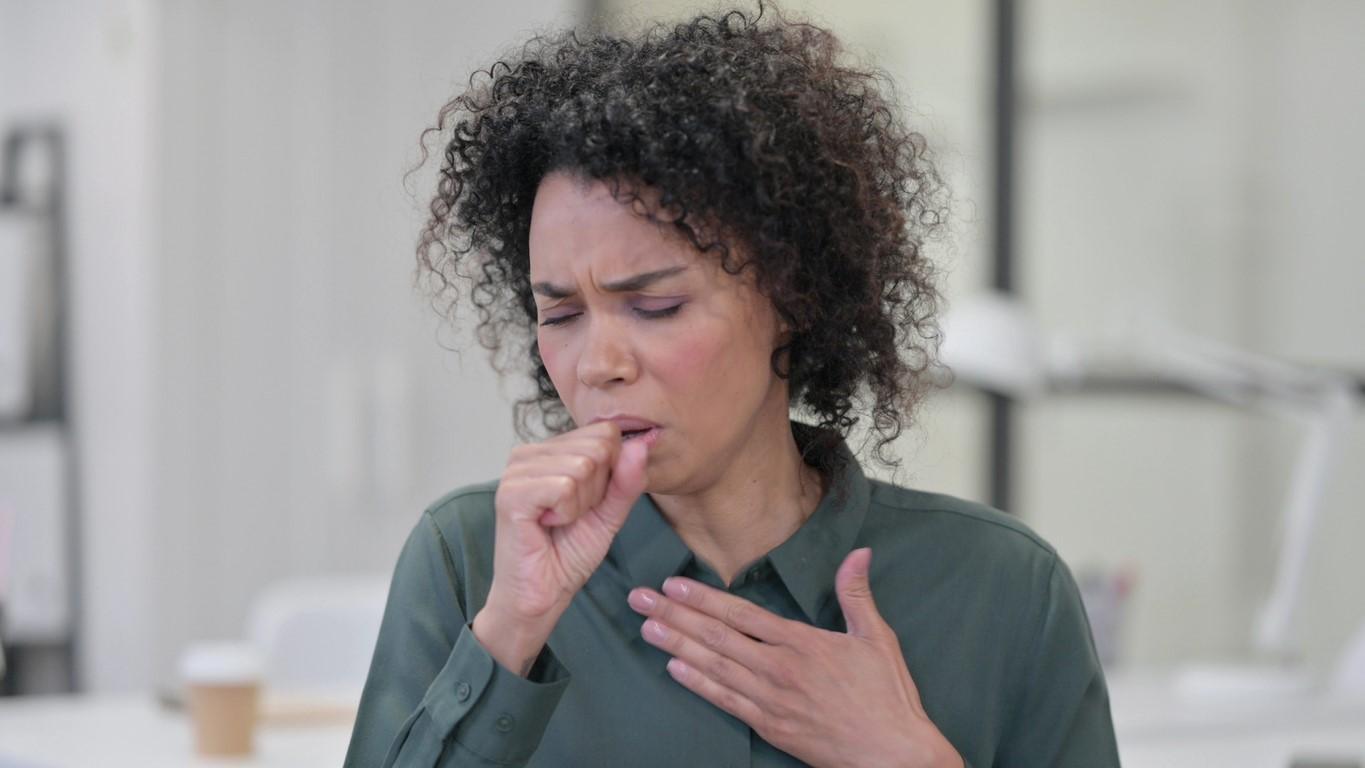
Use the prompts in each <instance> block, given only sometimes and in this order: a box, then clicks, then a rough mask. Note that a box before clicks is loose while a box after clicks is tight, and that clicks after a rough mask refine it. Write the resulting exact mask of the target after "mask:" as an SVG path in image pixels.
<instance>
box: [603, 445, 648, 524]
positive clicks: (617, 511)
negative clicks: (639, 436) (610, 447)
mask: <svg viewBox="0 0 1365 768" xmlns="http://www.w3.org/2000/svg"><path fill="white" fill-rule="evenodd" d="M648 463H649V447H648V446H647V445H645V444H644V443H643V442H641V441H639V440H627V441H626V443H625V444H624V445H622V446H621V450H620V452H619V453H618V454H617V456H616V464H614V465H613V466H612V468H611V480H610V481H609V482H608V483H607V492H606V494H605V495H604V496H603V497H602V503H601V504H599V505H598V506H597V512H598V514H600V515H601V516H602V519H603V521H604V522H606V524H607V525H608V526H609V527H610V528H611V530H612V531H618V530H620V529H621V526H622V525H624V524H625V522H626V515H628V514H630V508H631V507H632V506H634V505H635V500H636V499H638V498H640V494H642V493H644V492H645V467H646V465H647V464H648Z"/></svg>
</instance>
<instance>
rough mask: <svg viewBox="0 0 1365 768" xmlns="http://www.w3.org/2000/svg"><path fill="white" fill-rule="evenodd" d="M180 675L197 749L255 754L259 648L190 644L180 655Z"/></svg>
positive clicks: (259, 674)
mask: <svg viewBox="0 0 1365 768" xmlns="http://www.w3.org/2000/svg"><path fill="white" fill-rule="evenodd" d="M180 675H181V679H182V680H183V681H184V683H185V690H186V692H187V694H188V698H189V709H190V717H191V719H192V720H193V721H194V744H195V750H196V751H197V752H198V753H199V754H201V755H221V756H241V755H249V754H251V752H252V749H253V735H254V732H255V729H256V716H257V712H258V710H259V709H260V697H261V659H260V655H259V654H258V653H257V652H256V651H255V649H253V648H252V647H251V646H248V645H243V644H240V643H204V644H200V645H194V646H191V647H190V648H189V649H188V650H187V651H185V655H184V656H183V657H182V658H181V662H180Z"/></svg>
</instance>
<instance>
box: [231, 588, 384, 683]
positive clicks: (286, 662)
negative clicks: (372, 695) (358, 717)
mask: <svg viewBox="0 0 1365 768" xmlns="http://www.w3.org/2000/svg"><path fill="white" fill-rule="evenodd" d="M387 594H388V577H387V576H383V575H376V576H372V577H363V576H362V577H356V576H345V577H326V578H313V579H301V580H292V581H285V582H279V583H277V584H273V585H271V586H269V587H267V588H266V589H265V590H264V591H263V592H262V593H261V594H260V595H259V596H258V597H257V598H256V600H255V601H254V602H253V603H252V605H251V608H250V609H249V612H248V615H247V639H248V640H250V641H251V643H252V644H253V645H255V646H256V647H257V648H258V649H259V650H260V652H261V654H262V656H263V657H264V662H265V669H264V672H265V684H266V686H267V688H269V689H270V690H273V691H280V692H347V691H355V692H359V690H360V689H361V688H362V687H363V686H364V684H365V676H366V674H367V673H368V672H369V666H370V657H371V656H372V655H373V654H374V646H375V640H376V639H377V638H378V636H379V624H380V621H381V620H382V619H383V616H384V602H385V598H386V596H387Z"/></svg>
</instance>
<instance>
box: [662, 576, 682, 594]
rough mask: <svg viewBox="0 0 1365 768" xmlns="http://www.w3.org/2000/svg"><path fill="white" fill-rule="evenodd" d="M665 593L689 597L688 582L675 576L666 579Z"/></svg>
mask: <svg viewBox="0 0 1365 768" xmlns="http://www.w3.org/2000/svg"><path fill="white" fill-rule="evenodd" d="M664 594H668V595H673V596H674V597H687V582H685V581H683V580H681V579H674V578H668V579H664Z"/></svg>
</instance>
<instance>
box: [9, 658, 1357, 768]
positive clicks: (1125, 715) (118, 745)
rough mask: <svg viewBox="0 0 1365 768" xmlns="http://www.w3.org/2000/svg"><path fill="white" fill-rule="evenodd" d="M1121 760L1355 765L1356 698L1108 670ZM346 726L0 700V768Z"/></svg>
mask: <svg viewBox="0 0 1365 768" xmlns="http://www.w3.org/2000/svg"><path fill="white" fill-rule="evenodd" d="M1109 688H1110V697H1111V700H1112V702H1113V708H1114V726H1115V728H1116V729H1117V731H1118V735H1119V749H1120V752H1121V757H1122V759H1123V765H1124V768H1186V767H1188V768H1196V767H1197V768H1222V766H1235V767H1236V768H1288V767H1289V766H1290V765H1291V764H1292V761H1293V759H1294V758H1296V757H1298V758H1302V757H1332V756H1335V757H1337V758H1350V759H1354V760H1358V761H1361V762H1362V764H1365V701H1357V702H1341V701H1330V700H1324V699H1310V700H1305V701H1297V702H1283V701H1234V702H1226V701H1225V702H1223V703H1221V704H1218V705H1213V704H1211V703H1209V702H1207V701H1205V702H1192V701H1189V700H1186V699H1181V698H1180V697H1177V696H1174V695H1173V694H1172V692H1171V691H1172V688H1171V686H1170V679H1169V676H1166V675H1163V674H1161V673H1159V672H1142V673H1136V672H1135V673H1124V674H1117V675H1110V676H1109ZM350 731H351V728H350V725H349V724H343V723H333V724H327V725H284V724H275V723H273V722H267V723H265V724H263V725H262V726H261V727H260V728H259V729H258V730H257V732H256V754H255V756H254V757H252V758H251V759H248V760H208V759H203V758H196V757H195V756H194V753H193V748H192V742H191V734H190V726H189V720H188V718H187V717H186V716H185V715H184V714H183V713H180V712H170V711H166V710H164V709H162V708H161V707H160V706H159V705H158V704H157V703H156V702H155V701H154V700H153V698H152V696H151V695H150V694H148V695H145V696H119V697H98V696H96V697H83V696H82V697H50V698H38V699H27V700H23V699H21V700H13V699H11V700H0V768H85V767H86V766H92V767H98V768H123V766H130V767H131V766H137V768H163V767H165V768H169V767H171V766H175V768H183V767H185V766H191V767H193V766H214V767H216V768H223V767H224V766H237V767H240V768H254V767H256V766H279V767H280V768H285V767H286V766H288V768H308V767H309V766H333V767H334V766H339V765H341V761H342V759H343V758H344V757H345V754H346V745H347V742H348V740H349V739H350Z"/></svg>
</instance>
